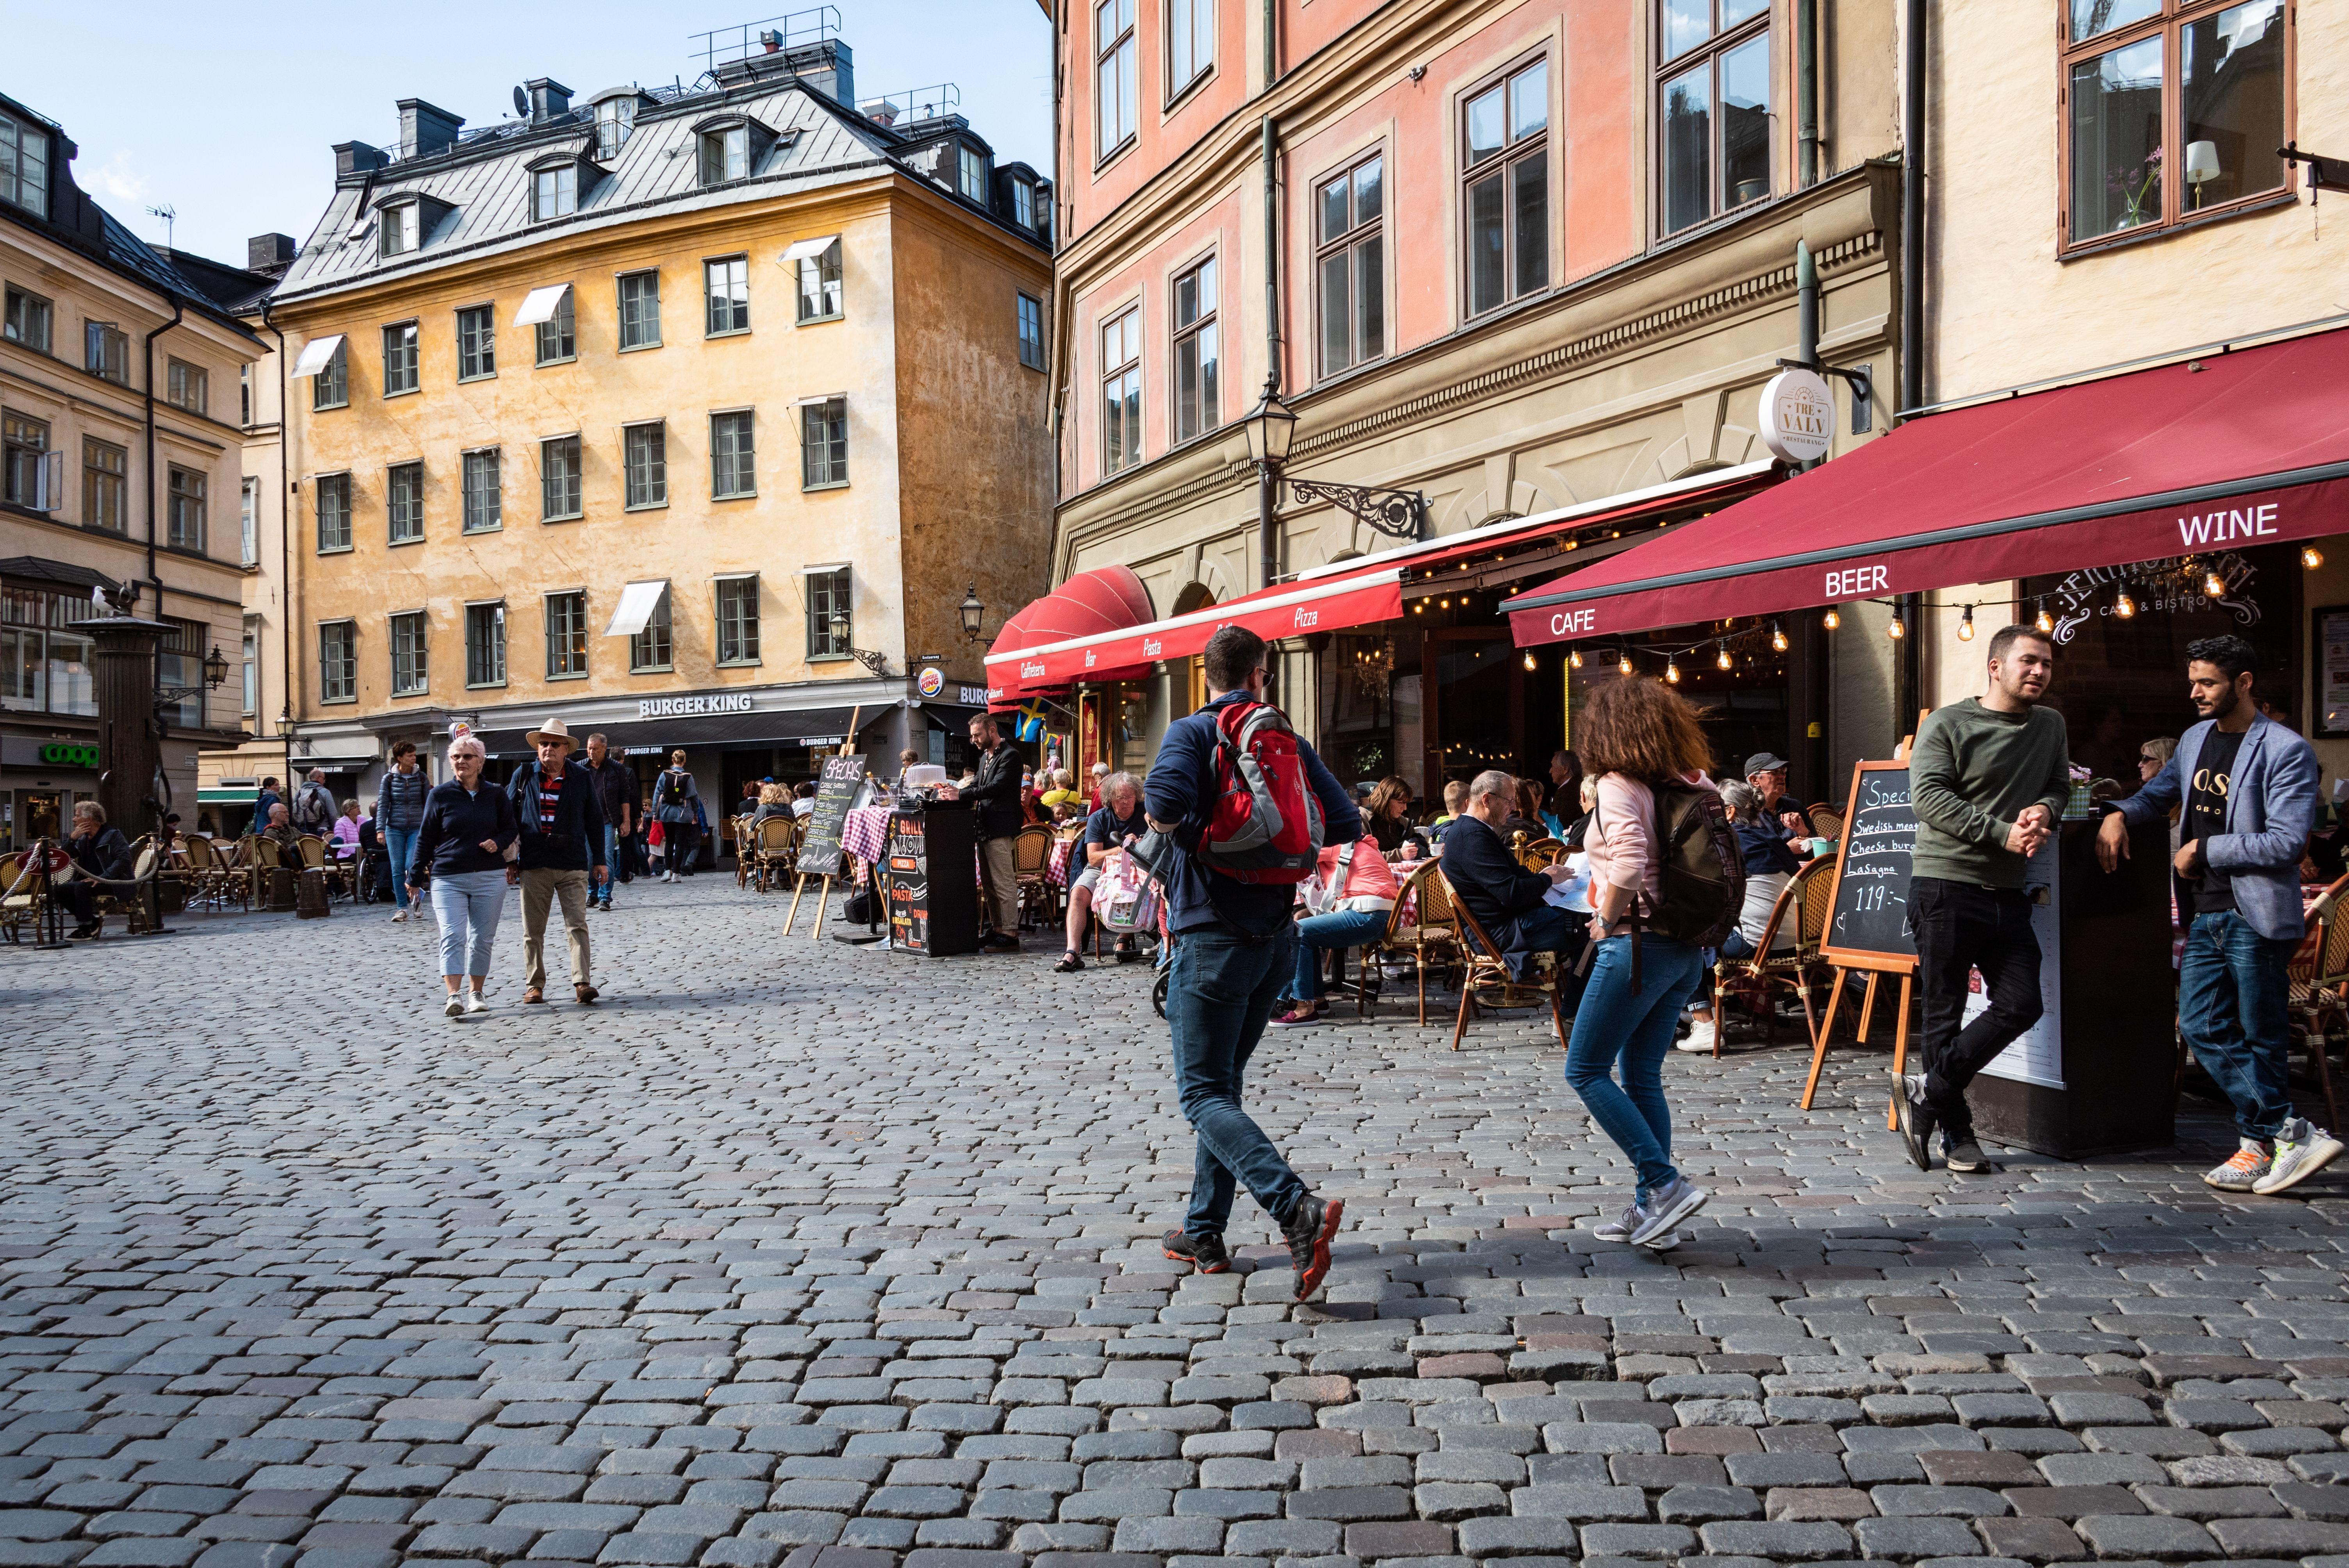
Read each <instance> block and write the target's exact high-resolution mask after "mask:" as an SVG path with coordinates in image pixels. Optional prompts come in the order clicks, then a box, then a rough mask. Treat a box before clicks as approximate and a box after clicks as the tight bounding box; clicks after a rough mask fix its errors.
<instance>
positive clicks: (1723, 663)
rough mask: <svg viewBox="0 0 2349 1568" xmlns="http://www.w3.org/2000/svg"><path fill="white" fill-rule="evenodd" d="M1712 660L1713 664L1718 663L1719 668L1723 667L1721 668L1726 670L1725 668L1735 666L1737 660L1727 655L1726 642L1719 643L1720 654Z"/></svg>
mask: <svg viewBox="0 0 2349 1568" xmlns="http://www.w3.org/2000/svg"><path fill="white" fill-rule="evenodd" d="M1713 663H1714V664H1715V665H1719V666H1720V667H1721V668H1723V669H1724V670H1726V669H1733V668H1734V667H1736V663H1737V661H1736V660H1734V659H1733V658H1731V657H1730V656H1729V645H1728V644H1726V643H1723V645H1721V656H1720V657H1719V658H1717V659H1715V660H1713Z"/></svg>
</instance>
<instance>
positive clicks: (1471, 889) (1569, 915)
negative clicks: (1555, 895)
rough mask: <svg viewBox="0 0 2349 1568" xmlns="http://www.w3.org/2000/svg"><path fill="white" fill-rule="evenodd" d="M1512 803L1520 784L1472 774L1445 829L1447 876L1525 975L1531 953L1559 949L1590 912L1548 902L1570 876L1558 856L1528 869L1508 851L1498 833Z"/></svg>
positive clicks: (1498, 774) (1495, 774)
mask: <svg viewBox="0 0 2349 1568" xmlns="http://www.w3.org/2000/svg"><path fill="white" fill-rule="evenodd" d="M1516 807H1517V781H1516V779H1513V778H1511V777H1510V776H1509V775H1508V774H1506V773H1504V772H1502V771H1500V770H1499V769H1490V770H1488V771H1486V772H1483V773H1479V774H1477V775H1476V777H1475V778H1474V779H1470V780H1469V783H1468V799H1467V805H1466V810H1465V812H1464V815H1462V816H1461V817H1460V818H1459V819H1458V820H1455V821H1454V823H1453V824H1452V826H1451V827H1449V828H1447V829H1445V830H1444V880H1445V881H1446V882H1450V883H1451V884H1452V891H1453V892H1454V894H1455V895H1457V896H1458V898H1459V900H1460V902H1461V903H1463V904H1464V905H1466V906H1467V909H1468V913H1471V914H1473V915H1475V917H1476V923H1477V924H1478V925H1481V926H1483V927H1484V928H1485V935H1487V936H1489V937H1491V938H1492V939H1493V940H1494V941H1495V943H1498V944H1500V948H1501V952H1500V953H1499V954H1497V956H1499V957H1503V958H1506V960H1507V961H1508V965H1509V972H1510V973H1511V974H1512V975H1517V976H1519V977H1520V978H1522V977H1523V975H1525V971H1526V962H1527V960H1528V959H1529V958H1530V957H1531V956H1532V955H1533V954H1537V953H1557V952H1560V951H1562V950H1564V948H1565V947H1566V945H1567V943H1568V938H1569V937H1570V935H1571V934H1572V933H1573V932H1574V931H1575V929H1576V928H1577V927H1578V925H1580V924H1583V923H1588V919H1589V916H1588V915H1586V914H1578V913H1575V912H1574V911H1572V910H1568V909H1563V908H1560V907H1558V906H1557V905H1554V904H1551V903H1547V902H1545V901H1546V900H1547V898H1548V896H1549V891H1550V889H1551V888H1553V887H1556V886H1557V885H1558V884H1559V883H1561V882H1568V881H1569V880H1571V878H1572V877H1573V875H1574V873H1573V872H1572V871H1571V870H1570V869H1569V868H1568V865H1567V862H1566V861H1565V860H1564V859H1563V858H1562V857H1561V858H1560V859H1559V861H1557V864H1555V865H1553V866H1551V867H1550V868H1549V870H1547V872H1529V871H1527V870H1526V868H1525V867H1524V866H1523V865H1521V864H1519V863H1518V861H1517V859H1516V856H1514V855H1512V854H1510V853H1509V847H1508V845H1507V843H1506V842H1505V841H1503V839H1502V837H1501V831H1500V830H1501V825H1502V824H1503V823H1505V822H1506V821H1507V820H1509V818H1510V817H1511V816H1512V815H1513V814H1514V813H1515V812H1516Z"/></svg>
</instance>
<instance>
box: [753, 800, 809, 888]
mask: <svg viewBox="0 0 2349 1568" xmlns="http://www.w3.org/2000/svg"><path fill="white" fill-rule="evenodd" d="M800 821H801V819H799V818H797V817H769V818H767V819H766V820H764V821H761V822H760V823H759V824H758V827H757V830H756V831H755V832H754V833H753V834H752V835H751V836H750V843H749V847H748V848H747V849H745V850H744V851H742V858H743V860H744V861H747V862H748V863H749V864H750V868H751V869H750V877H751V879H752V880H754V881H755V882H757V883H758V884H759V891H760V892H768V891H769V890H771V889H772V888H776V887H779V886H781V884H782V882H783V880H784V879H785V878H787V877H789V876H790V875H791V874H792V870H793V869H794V868H795V867H797V866H798V864H799V861H800Z"/></svg>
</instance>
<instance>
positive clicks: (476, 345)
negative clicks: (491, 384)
mask: <svg viewBox="0 0 2349 1568" xmlns="http://www.w3.org/2000/svg"><path fill="white" fill-rule="evenodd" d="M497 373H498V323H497V315H496V313H495V312H494V311H493V310H492V307H490V306H488V305H485V304H484V305H475V306H473V307H471V309H467V310H460V311H459V312H458V313H457V379H458V380H460V381H477V380H479V379H481V377H484V376H495V375H496V374H497Z"/></svg>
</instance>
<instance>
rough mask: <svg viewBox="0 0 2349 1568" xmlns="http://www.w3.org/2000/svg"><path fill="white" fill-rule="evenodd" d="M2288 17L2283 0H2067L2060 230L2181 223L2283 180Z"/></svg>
mask: <svg viewBox="0 0 2349 1568" xmlns="http://www.w3.org/2000/svg"><path fill="white" fill-rule="evenodd" d="M2290 17H2291V12H2290V10H2289V8H2288V7H2287V6H2286V5H2285V4H2284V0H2239V3H2238V4H2234V5H2214V4H2197V3H2195V0H2118V3H2116V0H2071V4H2070V16H2069V19H2068V21H2069V26H2068V28H2067V31H2066V35H2065V36H2066V37H2067V39H2068V40H2069V42H2068V44H2067V46H2066V48H2065V51H2064V89H2063V90H2064V122H2065V130H2066V135H2067V139H2068V142H2069V145H2068V146H2067V147H2066V149H2065V152H2064V157H2065V162H2066V165H2067V168H2068V172H2069V177H2070V181H2071V191H2070V196H2069V201H2068V203H2067V208H2066V212H2065V220H2066V224H2065V226H2066V229H2067V231H2068V232H2067V233H2066V234H2065V239H2066V240H2067V241H2068V242H2071V243H2074V244H2077V243H2079V242H2083V241H2088V240H2098V239H2102V238H2105V237H2106V236H2107V235H2112V234H2120V233H2125V232H2131V231H2134V230H2138V229H2154V228H2166V227H2170V226H2174V225H2177V224H2180V223H2189V222H2194V221H2195V220H2196V219H2198V218H2201V217H2203V216H2205V215H2207V214H2209V213H2210V212H2212V211H2223V210H2225V209H2227V208H2228V207H2230V205H2231V204H2233V203H2235V202H2238V201H2246V200H2250V199H2254V198H2258V197H2261V196H2268V195H2271V194H2274V193H2276V192H2279V191H2283V190H2284V189H2286V182H2287V175H2286V171H2285V164H2284V161H2283V160H2282V158H2280V157H2278V156H2277V155H2276V150H2277V149H2278V148H2280V147H2282V145H2283V142H2284V139H2285V138H2286V136H2287V135H2288V134H2289V129H2288V127H2287V123H2286V119H2285V102H2286V99H2285V85H2284V84H2285V75H2284V34H2285V29H2286V27H2288V26H2290ZM2181 149H2182V152H2181V151H2180V150H2181Z"/></svg>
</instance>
